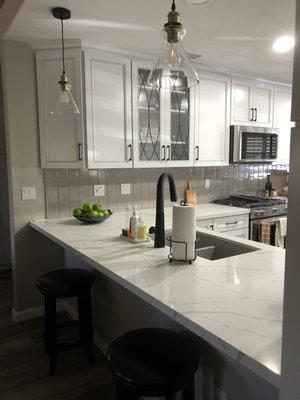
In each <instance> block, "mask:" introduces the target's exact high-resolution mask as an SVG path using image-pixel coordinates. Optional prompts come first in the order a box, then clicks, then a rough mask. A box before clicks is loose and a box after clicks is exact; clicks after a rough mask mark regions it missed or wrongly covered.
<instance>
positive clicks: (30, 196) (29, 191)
mask: <svg viewBox="0 0 300 400" xmlns="http://www.w3.org/2000/svg"><path fill="white" fill-rule="evenodd" d="M35 199H36V188H35V187H34V186H33V187H28V186H27V187H22V200H35Z"/></svg>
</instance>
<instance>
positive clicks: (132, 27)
mask: <svg viewBox="0 0 300 400" xmlns="http://www.w3.org/2000/svg"><path fill="white" fill-rule="evenodd" d="M170 3H171V1H170V0H84V1H82V0H64V1H62V0H55V1H54V0H25V1H24V3H23V6H22V7H21V9H20V10H19V12H18V14H17V16H16V17H15V19H14V21H13V22H12V24H11V25H10V27H9V29H8V31H7V33H6V35H5V38H6V39H11V40H17V41H22V42H27V43H30V42H32V41H37V40H49V39H52V40H53V39H57V38H58V37H59V34H60V31H59V29H60V26H59V23H58V22H57V21H56V20H54V19H53V18H52V16H51V8H52V7H54V6H55V7H56V6H64V7H67V8H70V9H71V10H72V19H71V20H70V21H67V22H66V23H65V36H66V38H68V39H82V40H84V41H88V42H90V43H96V44H98V45H105V46H107V45H109V46H113V47H116V48H122V49H124V50H128V51H130V52H132V51H133V52H135V51H139V52H145V53H153V54H154V53H157V52H158V50H159V47H160V43H161V39H160V31H161V28H162V26H163V24H164V23H165V19H166V14H167V12H168V11H169V8H170ZM188 3H189V1H188V0H177V9H178V11H179V12H180V13H181V21H182V23H183V24H184V27H185V29H186V30H187V35H186V39H185V47H186V49H187V50H188V51H189V52H192V53H196V54H202V55H203V58H202V59H201V61H202V63H204V64H207V65H209V66H215V67H217V68H220V69H224V70H229V71H236V72H240V73H245V74H250V75H252V76H258V77H265V78H267V79H271V80H275V81H280V82H291V79H292V60H293V54H292V52H289V53H285V54H275V53H274V52H273V51H272V43H273V41H274V39H276V38H277V37H278V36H281V35H292V36H294V19H295V0H212V1H211V2H209V3H208V4H206V5H204V6H197V5H192V4H188Z"/></svg>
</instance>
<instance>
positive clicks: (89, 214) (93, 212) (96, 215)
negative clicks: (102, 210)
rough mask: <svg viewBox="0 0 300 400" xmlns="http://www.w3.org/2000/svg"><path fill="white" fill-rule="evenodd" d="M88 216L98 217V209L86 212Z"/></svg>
mask: <svg viewBox="0 0 300 400" xmlns="http://www.w3.org/2000/svg"><path fill="white" fill-rule="evenodd" d="M88 216H89V218H98V211H95V210H91V211H89V212H88Z"/></svg>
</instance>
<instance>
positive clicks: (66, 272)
mask: <svg viewBox="0 0 300 400" xmlns="http://www.w3.org/2000/svg"><path fill="white" fill-rule="evenodd" d="M94 282H95V278H94V275H93V274H92V273H91V272H90V271H88V270H86V269H80V268H66V269H59V270H56V271H51V272H48V273H46V274H44V275H42V276H41V277H40V278H39V279H38V280H37V282H36V286H37V288H38V289H39V290H40V291H41V293H42V294H43V295H44V300H45V331H44V345H45V350H46V353H47V354H48V356H49V374H50V375H55V372H56V364H57V351H58V350H62V351H64V350H71V349H74V348H76V347H79V346H83V345H84V346H85V348H86V353H87V357H88V360H89V362H90V364H94V363H95V355H94V343H93V320H92V302H91V288H92V286H93V284H94ZM69 297H77V302H78V321H66V322H62V323H61V324H57V322H56V299H62V298H69ZM67 326H76V327H79V340H78V341H76V342H71V343H57V329H60V328H65V327H67Z"/></svg>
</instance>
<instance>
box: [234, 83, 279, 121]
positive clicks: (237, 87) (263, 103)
mask: <svg viewBox="0 0 300 400" xmlns="http://www.w3.org/2000/svg"><path fill="white" fill-rule="evenodd" d="M273 102H274V87H273V85H269V84H267V83H266V84H265V83H263V82H260V81H253V80H248V79H236V78H233V79H232V83H231V124H232V125H259V126H263V127H271V126H272V124H273V104H274V103H273Z"/></svg>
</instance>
